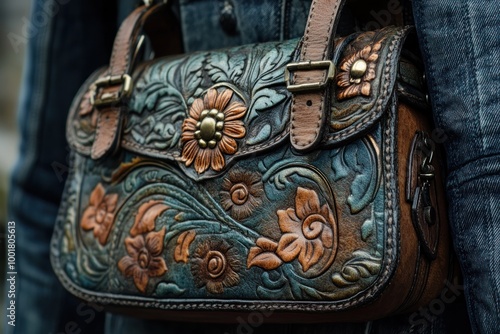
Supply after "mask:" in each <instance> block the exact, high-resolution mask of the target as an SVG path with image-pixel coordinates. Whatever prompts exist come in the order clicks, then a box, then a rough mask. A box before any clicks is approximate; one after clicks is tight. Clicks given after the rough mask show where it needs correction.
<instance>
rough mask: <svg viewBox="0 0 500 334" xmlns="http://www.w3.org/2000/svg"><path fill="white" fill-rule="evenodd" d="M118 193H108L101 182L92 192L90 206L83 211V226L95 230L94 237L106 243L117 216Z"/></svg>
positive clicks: (87, 229) (86, 229) (103, 243)
mask: <svg viewBox="0 0 500 334" xmlns="http://www.w3.org/2000/svg"><path fill="white" fill-rule="evenodd" d="M117 202H118V194H108V195H106V190H105V189H104V187H103V186H102V184H101V183H99V184H97V186H96V187H95V188H94V190H93V191H92V193H91V194H90V200H89V206H88V207H87V208H86V209H85V211H84V212H83V216H82V219H81V227H82V229H84V230H85V231H90V230H94V237H96V238H97V240H98V241H99V243H100V244H101V245H103V246H104V245H105V244H106V242H107V240H108V236H109V232H110V231H111V226H112V225H113V220H114V218H115V210H116V204H117Z"/></svg>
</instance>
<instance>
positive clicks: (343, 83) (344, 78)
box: [337, 71, 351, 88]
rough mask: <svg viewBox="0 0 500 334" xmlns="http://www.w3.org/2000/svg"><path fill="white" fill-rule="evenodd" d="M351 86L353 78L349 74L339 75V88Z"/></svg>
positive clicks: (341, 73)
mask: <svg viewBox="0 0 500 334" xmlns="http://www.w3.org/2000/svg"><path fill="white" fill-rule="evenodd" d="M350 85H351V77H350V74H349V72H347V71H346V72H340V73H339V74H337V86H338V87H340V88H345V87H349V86H350Z"/></svg>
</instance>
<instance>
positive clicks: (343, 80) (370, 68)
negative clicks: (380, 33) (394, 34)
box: [337, 41, 382, 100]
mask: <svg viewBox="0 0 500 334" xmlns="http://www.w3.org/2000/svg"><path fill="white" fill-rule="evenodd" d="M381 47H382V41H379V42H377V43H375V44H370V45H367V46H365V47H364V48H363V49H362V50H360V51H357V52H355V53H353V54H352V55H350V56H348V57H347V58H346V59H345V60H344V61H343V62H342V64H341V65H340V71H339V73H338V74H337V86H338V87H339V89H338V91H337V99H338V100H344V99H348V98H351V97H355V96H359V95H363V96H370V95H371V81H373V79H375V76H376V73H375V69H376V66H377V60H378V58H379V51H380V49H381Z"/></svg>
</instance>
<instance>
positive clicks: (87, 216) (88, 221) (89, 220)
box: [80, 206, 97, 231]
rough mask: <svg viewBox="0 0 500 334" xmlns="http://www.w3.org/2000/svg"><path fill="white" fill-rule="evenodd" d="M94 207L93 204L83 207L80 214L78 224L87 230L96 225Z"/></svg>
mask: <svg viewBox="0 0 500 334" xmlns="http://www.w3.org/2000/svg"><path fill="white" fill-rule="evenodd" d="M96 211H97V210H96V208H95V207H93V206H89V207H87V208H86V209H85V211H84V212H83V215H82V219H81V223H80V226H81V227H82V228H83V229H84V230H86V231H88V230H91V229H93V228H94V226H96V225H97V224H96V221H95V216H96Z"/></svg>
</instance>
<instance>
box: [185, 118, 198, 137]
mask: <svg viewBox="0 0 500 334" xmlns="http://www.w3.org/2000/svg"><path fill="white" fill-rule="evenodd" d="M197 123H198V121H197V120H196V119H194V118H186V119H185V120H184V122H183V123H182V137H181V138H182V142H187V141H189V140H192V139H194V132H195V131H196V124H197Z"/></svg>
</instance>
